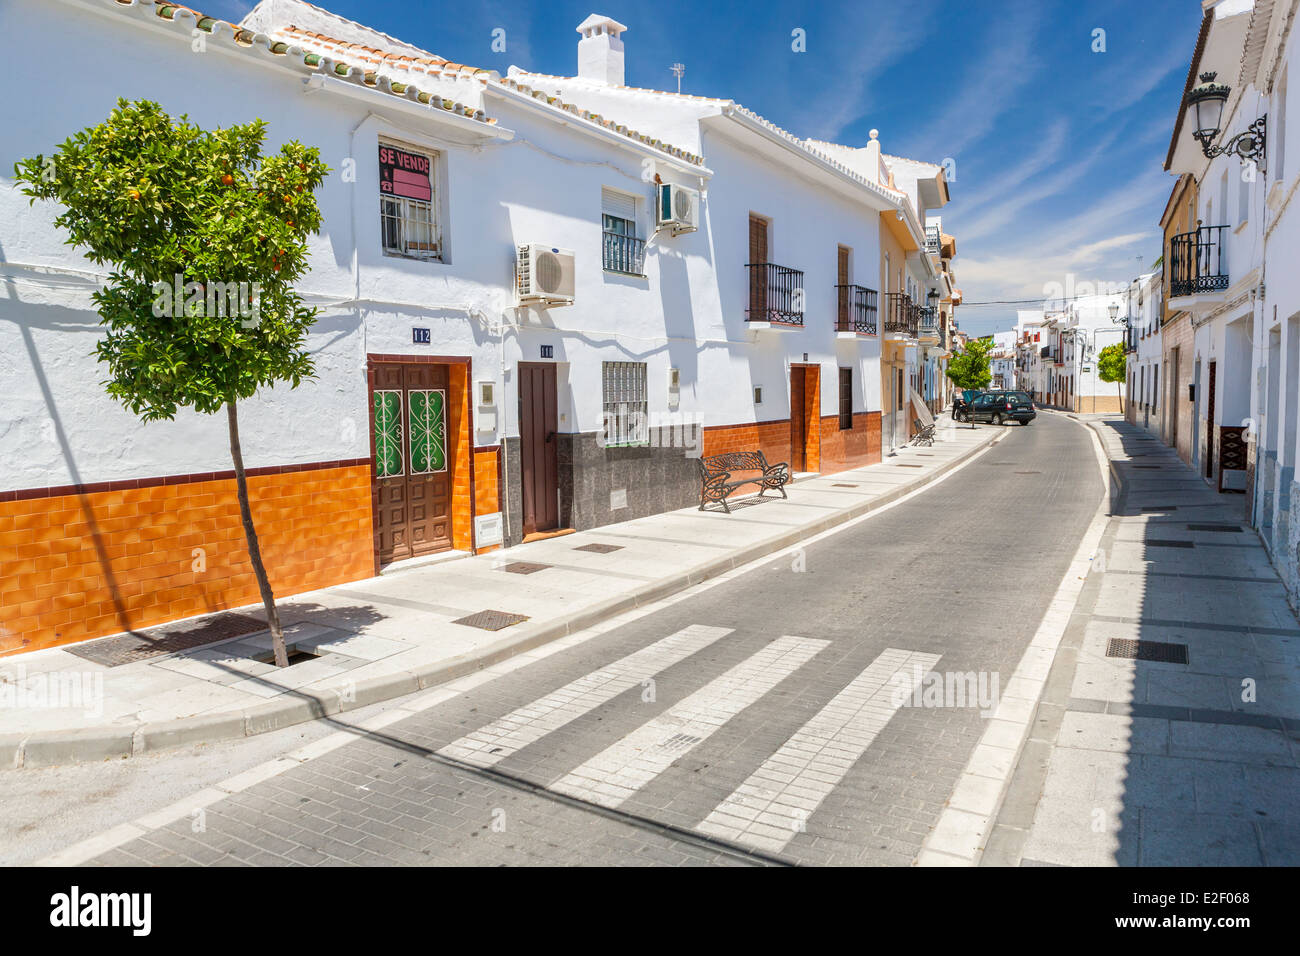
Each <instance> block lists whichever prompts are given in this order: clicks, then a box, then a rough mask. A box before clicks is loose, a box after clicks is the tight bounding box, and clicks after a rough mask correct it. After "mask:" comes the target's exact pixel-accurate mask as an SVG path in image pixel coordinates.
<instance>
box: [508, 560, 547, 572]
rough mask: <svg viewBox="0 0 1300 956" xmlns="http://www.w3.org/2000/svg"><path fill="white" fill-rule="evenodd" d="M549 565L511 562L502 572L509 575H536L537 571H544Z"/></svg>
mask: <svg viewBox="0 0 1300 956" xmlns="http://www.w3.org/2000/svg"><path fill="white" fill-rule="evenodd" d="M549 567H550V565H549V564H534V563H533V562H531V561H511V562H510V563H509V564H507V565H506V566H505V567H503V568H502V569H501V570H502V571H509V572H510V573H511V574H536V573H537V572H538V571H545V570H546V569H547V568H549Z"/></svg>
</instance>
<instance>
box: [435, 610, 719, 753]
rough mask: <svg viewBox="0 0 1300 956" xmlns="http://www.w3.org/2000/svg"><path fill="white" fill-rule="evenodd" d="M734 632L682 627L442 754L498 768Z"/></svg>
mask: <svg viewBox="0 0 1300 956" xmlns="http://www.w3.org/2000/svg"><path fill="white" fill-rule="evenodd" d="M733 630H734V628H730V627H708V626H706V625H703V624H694V625H692V626H690V627H688V628H684V629H683V630H680V631H678V632H677V633H676V634H670V635H669V636H668V637H665V638H664V639H663V640H661V641H656V642H655V643H653V644H651V645H649V646H647V647H643V648H642V649H641V650H639V651H636V652H635V653H632V654H629V655H627V656H626V657H624V658H621V659H619V660H617V661H614V663H612V664H608V665H606V666H605V667H602V668H600V669H599V670H595V671H592V672H591V673H590V674H587V675H585V676H584V677H579V678H578V679H577V680H575V681H570V682H569V683H568V684H565V685H564V686H563V687H561V688H559V689H558V690H555V691H552V692H551V693H549V694H547V695H546V696H544V697H539V698H538V699H537V700H534V701H532V702H531V703H529V704H525V705H524V706H523V707H519V708H516V709H515V710H513V711H511V712H510V713H508V714H506V715H505V716H504V717H502V718H500V719H499V720H494V721H493V722H492V723H490V724H488V725H487V726H485V727H482V728H480V729H478V730H476V731H474V732H473V733H472V734H467V735H465V736H464V737H461V738H460V739H459V740H454V741H452V742H451V743H449V744H448V745H447V746H445V747H443V748H442V749H441V750H439V751H438V753H440V754H442V755H444V756H447V757H455V758H456V759H458V760H463V761H465V762H467V763H471V764H474V765H475V766H479V767H491V766H494V765H495V764H497V763H499V762H500V761H502V760H504V759H505V758H506V757H509V756H510V755H511V754H513V753H515V752H517V751H519V750H521V749H522V748H524V747H526V746H528V745H529V744H531V743H535V742H536V741H538V740H540V739H541V738H542V737H545V736H546V735H547V734H549V733H550V732H551V731H553V730H558V729H559V728H560V727H563V726H564V725H565V724H567V723H570V722H571V721H574V720H577V719H578V718H579V717H581V716H582V715H584V714H587V713H590V712H591V711H593V710H595V709H596V708H597V707H599V706H600V705H601V704H604V703H606V702H607V701H610V700H613V699H614V698H615V697H617V696H618V695H619V694H621V693H623V692H624V691H626V690H629V689H630V688H633V687H636V686H637V685H639V684H640V683H641V682H642V681H644V680H646V679H648V678H650V677H653V676H654V675H655V674H657V673H659V672H660V671H663V670H666V669H667V668H669V667H671V666H672V665H673V664H676V663H679V662H680V661H683V660H685V659H686V658H688V657H690V656H691V655H692V654H694V653H696V652H697V651H700V650H702V649H703V648H705V647H708V646H709V645H710V644H712V643H713V642H714V641H717V640H719V639H720V638H723V637H725V636H727V635H728V634H730V633H732V631H733Z"/></svg>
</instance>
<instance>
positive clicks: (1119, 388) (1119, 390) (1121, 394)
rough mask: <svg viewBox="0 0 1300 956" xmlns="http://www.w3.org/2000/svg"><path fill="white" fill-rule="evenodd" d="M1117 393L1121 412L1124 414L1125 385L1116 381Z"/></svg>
mask: <svg viewBox="0 0 1300 956" xmlns="http://www.w3.org/2000/svg"><path fill="white" fill-rule="evenodd" d="M1115 394H1116V395H1117V396H1118V397H1119V413H1120V414H1121V415H1123V414H1124V386H1123V385H1122V384H1121V383H1119V382H1116V383H1115Z"/></svg>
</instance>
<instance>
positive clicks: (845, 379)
mask: <svg viewBox="0 0 1300 956" xmlns="http://www.w3.org/2000/svg"><path fill="white" fill-rule="evenodd" d="M852 427H853V369H851V368H842V369H840V431H845V430H846V429H850V428H852Z"/></svg>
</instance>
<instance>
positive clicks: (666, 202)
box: [656, 183, 700, 236]
mask: <svg viewBox="0 0 1300 956" xmlns="http://www.w3.org/2000/svg"><path fill="white" fill-rule="evenodd" d="M656 208H657V209H658V213H657V216H658V223H659V225H660V226H667V227H668V229H670V230H671V231H672V234H673V235H674V236H679V235H681V234H682V233H684V232H694V231H695V230H696V229H698V228H700V192H699V190H698V189H691V188H689V187H687V186H678V185H677V184H676V183H661V184H660V185H659V202H658V203H657V204H656Z"/></svg>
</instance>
